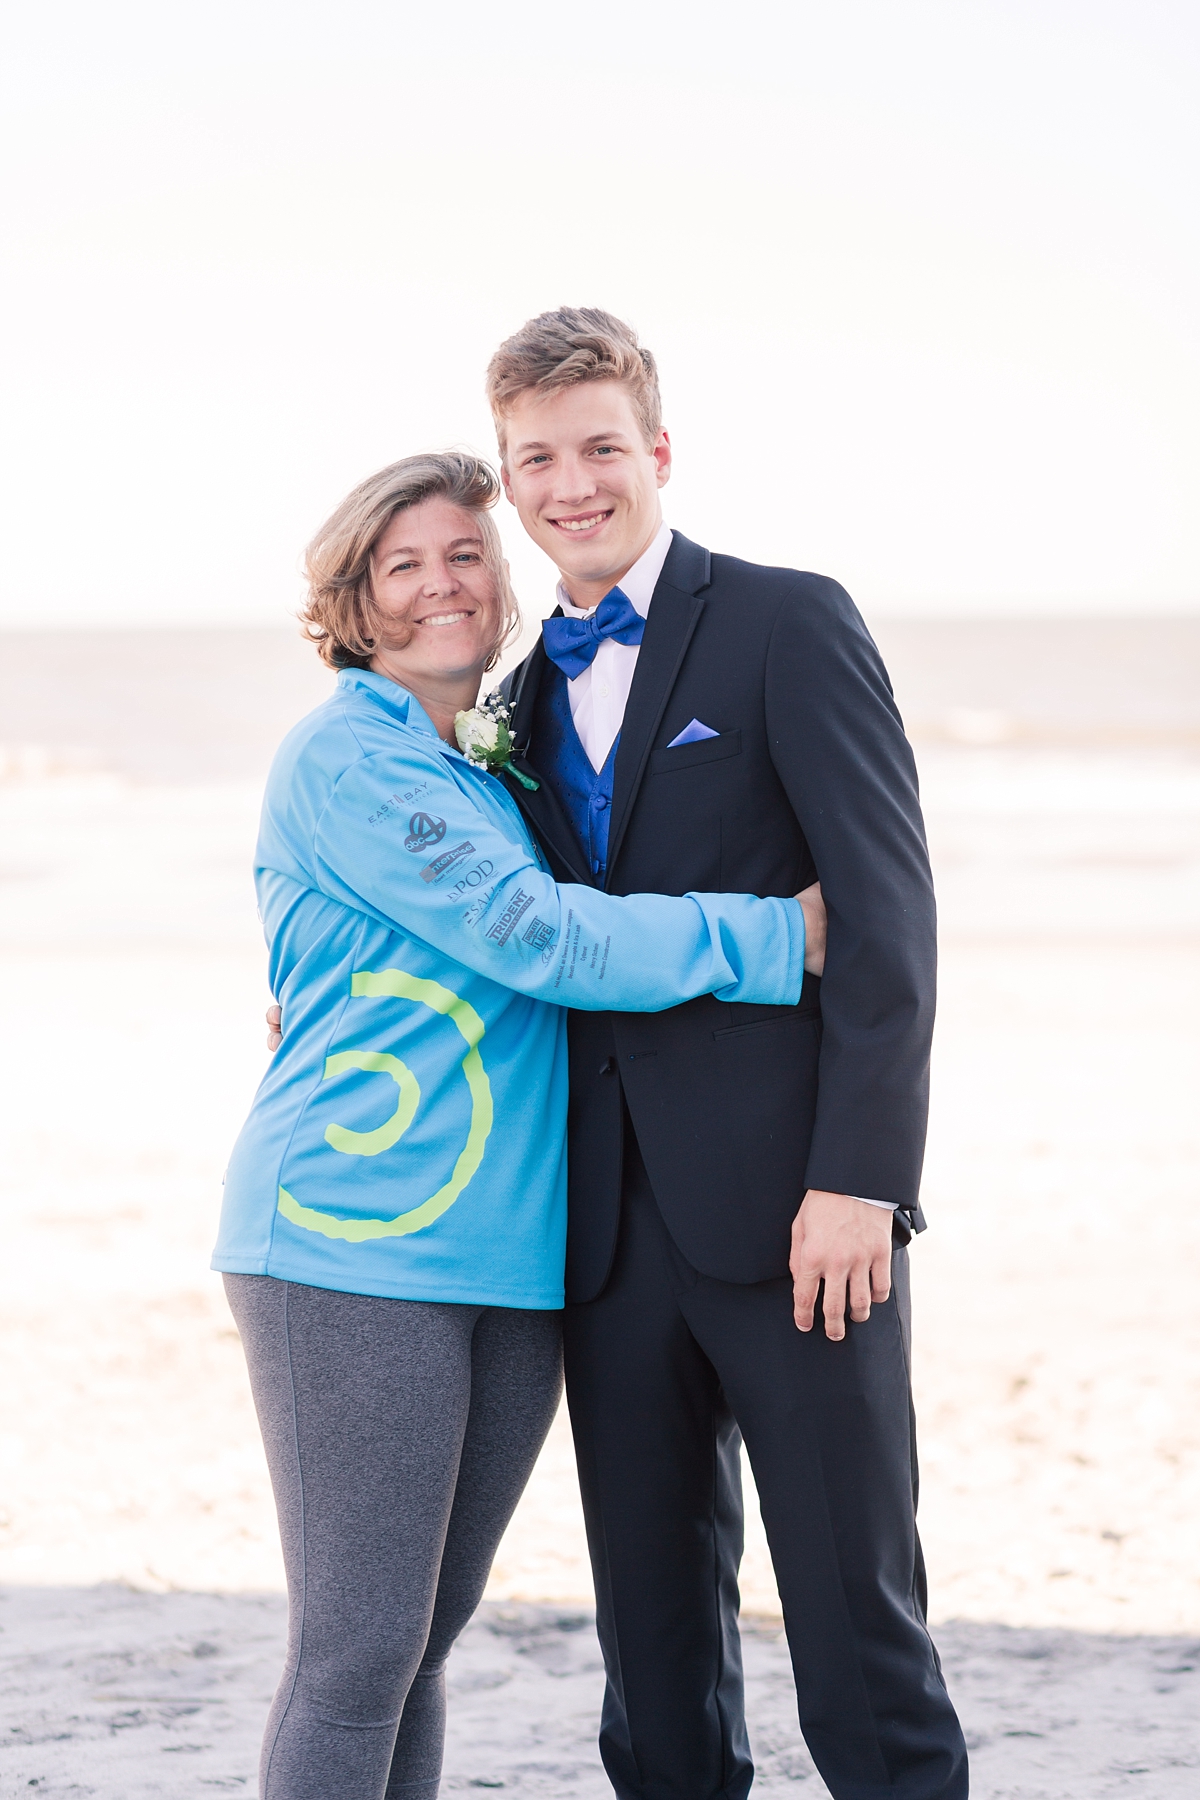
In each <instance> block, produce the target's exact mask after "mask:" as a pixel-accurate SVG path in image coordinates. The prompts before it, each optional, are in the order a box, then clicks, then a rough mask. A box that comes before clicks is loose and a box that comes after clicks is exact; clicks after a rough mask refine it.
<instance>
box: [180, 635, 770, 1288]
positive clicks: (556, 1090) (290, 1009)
mask: <svg viewBox="0 0 1200 1800" xmlns="http://www.w3.org/2000/svg"><path fill="white" fill-rule="evenodd" d="M256 880H257V885H258V894H259V903H260V909H261V914H262V919H263V924H264V927H265V930H266V935H267V943H268V946H269V951H270V973H271V987H272V990H273V992H274V994H275V996H276V998H277V999H278V1000H279V1001H280V1003H281V1004H282V1007H283V1022H284V1037H283V1045H282V1048H281V1049H280V1050H279V1051H278V1052H277V1054H276V1056H275V1058H274V1061H273V1062H272V1064H271V1067H270V1069H269V1071H268V1073H267V1075H266V1077H265V1079H264V1081H263V1083H262V1085H261V1087H260V1088H259V1090H258V1093H257V1095H256V1097H255V1100H254V1105H253V1108H252V1109H251V1113H250V1117H249V1119H248V1120H247V1121H246V1124H245V1127H244V1128H243V1130H242V1133H241V1136H240V1137H239V1138H238V1141H237V1144H236V1146H235V1148H234V1152H233V1157H232V1160H231V1162H230V1165H229V1170H228V1172H227V1175H226V1180H225V1202H224V1208H223V1212H222V1217H221V1228H220V1236H219V1238H218V1242H217V1248H216V1252H215V1255H214V1258H213V1267H214V1268H216V1269H223V1270H228V1271H232V1272H236V1273H239V1274H246V1275H274V1276H278V1277H281V1278H282V1279H283V1280H286V1281H299V1282H305V1283H307V1284H308V1285H310V1286H313V1287H326V1288H337V1289H341V1290H343V1291H345V1292H349V1293H358V1294H382V1295H390V1296H393V1297H396V1298H399V1299H409V1300H449V1301H458V1302H464V1303H476V1304H485V1305H493V1306H520V1307H557V1306H561V1305H562V1300H563V1287H562V1277H563V1251H564V1239H565V1227H566V1151H565V1125H566V1111H567V1064H566V1034H565V1026H566V1014H565V1012H564V1010H563V1009H564V1007H567V1006H579V1007H588V1008H592V1009H593V1010H603V1011H607V1010H609V1009H613V1010H618V1011H638V1012H641V1011H645V1012H657V1011H659V1010H661V1009H662V1008H664V1007H668V1006H675V1005H677V1004H678V1003H679V1002H680V1001H683V1000H689V999H692V998H694V997H695V996H696V995H698V994H706V993H710V992H711V993H715V994H717V995H718V996H719V997H720V998H721V999H723V1000H746V1001H753V1002H757V1003H761V1004H772V1003H781V1004H785V1005H786V1004H794V1003H795V1002H796V1001H797V1000H798V999H799V996H800V985H801V981H802V979H803V972H804V920H803V915H802V913H801V910H800V907H799V906H798V905H797V903H796V902H795V901H794V900H760V899H754V898H751V897H749V896H746V895H741V894H719V895H717V894H690V895H688V896H686V897H685V898H683V899H668V898H666V897H664V896H662V895H658V894H639V895H634V896H632V897H630V898H626V899H619V898H617V897H615V896H613V895H610V894H603V893H599V892H597V891H596V890H595V889H592V888H587V887H568V886H562V887H558V886H556V885H555V883H554V882H553V881H552V880H551V878H550V876H549V874H547V872H546V870H545V867H544V865H543V863H542V860H541V857H540V855H539V853H538V851H537V850H536V849H535V847H534V844H533V842H532V840H531V838H530V836H529V833H528V831H527V830H526V828H525V824H524V821H523V819H522V818H521V814H520V812H519V811H518V809H517V807H516V805H515V804H514V802H513V801H512V799H511V798H510V796H509V795H508V793H507V792H506V791H505V787H504V784H503V782H502V781H501V780H500V779H499V778H497V777H496V776H493V775H489V774H487V773H486V772H484V771H482V770H479V769H476V768H472V766H471V765H470V764H469V763H468V762H467V761H466V759H465V758H464V757H463V756H461V755H460V754H459V753H458V751H457V750H452V749H450V748H448V747H447V746H446V745H445V744H444V743H442V742H441V740H440V739H439V738H438V736H437V733H436V732H435V730H434V728H433V726H432V724H431V723H430V721H429V719H428V717H427V716H426V714H425V713H424V711H423V710H422V708H421V707H420V705H419V704H418V703H417V701H416V700H415V699H414V698H413V697H412V695H411V694H408V693H406V692H405V690H404V689H403V688H400V687H398V686H396V684H395V683H394V682H391V681H388V680H386V679H385V678H384V677H382V676H379V675H374V674H370V673H367V672H364V671H362V670H358V669H354V670H346V671H344V672H343V673H342V674H341V676H340V677H339V680H338V686H337V689H336V692H335V693H334V694H333V695H332V696H331V698H330V699H329V700H327V701H326V702H325V704H324V705H323V706H319V707H318V708H317V710H316V711H315V712H313V713H310V714H309V716H308V718H306V719H304V720H303V721H302V722H301V723H300V724H299V725H297V726H296V728H295V730H293V731H292V732H291V733H290V734H289V736H288V737H287V738H286V739H285V740H284V743H283V745H282V747H281V748H280V751H279V753H278V755H277V756H276V758H275V762H274V765H273V767H272V769H271V774H270V778H269V780H268V783H267V792H266V799H265V802H264V806H263V816H262V825H261V829H260V833H259V840H258V852H257V858H256Z"/></svg>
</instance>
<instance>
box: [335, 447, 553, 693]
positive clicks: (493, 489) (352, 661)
mask: <svg viewBox="0 0 1200 1800" xmlns="http://www.w3.org/2000/svg"><path fill="white" fill-rule="evenodd" d="M435 495H441V496H442V497H444V498H445V499H447V500H449V501H450V502H451V504H452V505H454V506H461V507H463V508H464V510H465V511H467V512H473V513H476V514H477V515H478V518H479V529H480V532H481V533H482V536H483V543H484V557H485V560H486V563H487V566H488V568H489V569H490V571H491V573H492V576H493V578H494V580H495V584H496V637H495V642H494V644H493V645H492V650H491V654H490V656H489V658H488V662H487V667H488V668H489V669H490V668H492V667H493V666H494V664H495V663H496V661H497V659H498V658H499V655H500V652H501V650H502V649H503V648H504V645H505V644H506V643H507V642H508V640H509V638H510V637H511V636H512V634H513V632H514V631H515V630H516V628H517V626H518V624H519V622H520V613H519V611H518V609H517V598H516V595H515V594H514V593H513V590H512V583H511V582H510V580H509V577H508V564H507V563H506V562H505V560H504V552H503V550H502V548H501V545H500V533H499V532H498V531H497V529H496V521H495V519H493V517H492V514H491V508H492V507H493V506H495V504H496V501H497V499H498V498H499V496H500V483H499V481H498V480H497V478H496V475H495V473H494V471H493V470H492V469H491V468H490V467H489V465H488V464H487V463H485V462H484V460H483V458H482V457H479V456H472V455H470V454H469V452H467V451H465V450H431V451H427V452H426V453H425V454H424V455H423V456H405V457H403V458H402V459H401V460H400V461H399V462H395V463H389V464H388V466H387V468H386V469H380V470H379V472H378V474H375V475H368V477H367V479H366V480H365V481H360V482H359V484H358V486H357V487H356V488H355V489H354V490H353V492H352V493H349V494H347V496H346V498H345V499H344V500H343V501H342V504H341V505H340V506H339V507H337V508H336V509H335V510H334V511H333V512H332V513H331V514H330V516H329V517H328V518H327V519H326V521H325V523H324V524H323V525H322V527H321V529H320V531H318V533H317V535H316V537H314V538H313V540H312V543H311V544H310V545H309V546H308V549H307V550H306V551H305V552H304V573H305V575H306V577H307V579H308V599H307V601H306V602H305V605H304V609H303V611H302V612H301V614H300V618H301V621H302V623H303V626H304V635H305V636H306V637H307V638H309V639H310V640H311V641H312V642H313V643H314V644H315V645H316V646H317V649H318V651H319V653H320V655H321V658H322V660H323V661H324V662H327V663H328V664H329V666H330V668H331V669H365V668H368V667H369V666H370V662H371V658H372V656H373V655H374V653H375V650H376V647H377V645H378V643H379V637H380V629H381V625H382V617H381V614H380V612H379V608H378V606H377V604H376V601H375V593H374V588H373V586H372V580H371V557H372V552H373V551H374V549H375V546H376V544H377V543H378V542H379V539H380V538H381V537H382V535H383V533H384V532H385V531H386V530H387V527H388V524H389V523H390V521H391V520H392V519H393V518H395V516H396V514H397V513H398V512H403V511H404V510H405V509H406V508H407V507H410V506H417V505H418V504H419V503H420V502H421V501H422V500H431V499H433V498H434V496H435Z"/></svg>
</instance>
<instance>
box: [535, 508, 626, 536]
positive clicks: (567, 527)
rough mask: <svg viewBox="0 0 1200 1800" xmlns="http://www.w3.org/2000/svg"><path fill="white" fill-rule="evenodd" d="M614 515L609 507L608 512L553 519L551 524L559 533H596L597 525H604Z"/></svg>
mask: <svg viewBox="0 0 1200 1800" xmlns="http://www.w3.org/2000/svg"><path fill="white" fill-rule="evenodd" d="M612 515H613V509H612V508H611V507H609V509H608V511H607V512H593V513H583V514H581V515H580V516H578V517H577V518H573V519H551V521H550V523H551V525H553V526H554V527H555V529H556V530H558V531H569V532H572V533H575V534H578V533H582V532H585V531H594V530H595V528H596V526H597V525H603V524H604V522H605V520H606V519H611V518H612Z"/></svg>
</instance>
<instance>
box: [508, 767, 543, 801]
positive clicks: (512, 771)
mask: <svg viewBox="0 0 1200 1800" xmlns="http://www.w3.org/2000/svg"><path fill="white" fill-rule="evenodd" d="M500 767H501V768H502V769H503V770H504V771H505V773H506V774H508V775H512V776H515V777H516V779H517V780H518V781H519V782H520V784H521V786H522V787H524V788H528V789H529V790H530V792H531V793H532V791H533V790H534V789H535V788H539V787H541V785H542V784H541V782H540V781H535V780H534V779H533V776H532V775H522V773H521V771H520V769H518V768H517V766H516V764H515V763H513V762H512V761H511V759H510V760H509V761H508V762H506V763H501V765H500Z"/></svg>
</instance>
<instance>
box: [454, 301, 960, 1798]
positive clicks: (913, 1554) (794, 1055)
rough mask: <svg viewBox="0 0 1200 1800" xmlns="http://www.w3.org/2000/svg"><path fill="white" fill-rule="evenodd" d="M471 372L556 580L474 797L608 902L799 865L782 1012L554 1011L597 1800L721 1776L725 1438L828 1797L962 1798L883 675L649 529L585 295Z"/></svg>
mask: <svg viewBox="0 0 1200 1800" xmlns="http://www.w3.org/2000/svg"><path fill="white" fill-rule="evenodd" d="M488 394H489V399H490V401H491V404H492V408H493V411H494V413H495V416H496V423H497V428H498V431H499V436H500V447H501V454H502V458H503V475H504V482H505V490H506V492H507V495H508V498H509V499H510V500H511V501H512V502H513V503H514V505H515V506H516V507H517V509H518V512H519V514H520V517H521V522H522V524H523V525H524V527H525V529H526V531H527V532H528V533H529V535H530V536H531V537H532V538H533V540H534V541H535V543H537V544H538V545H540V546H541V548H542V549H544V550H545V551H546V552H547V554H548V555H549V556H551V557H552V558H553V560H554V562H555V563H556V565H557V567H558V569H559V571H560V575H561V585H560V588H559V599H560V603H561V604H560V608H559V611H558V613H557V614H556V615H555V618H554V619H552V620H549V621H547V623H546V626H545V629H544V636H543V640H542V641H541V642H539V644H538V645H537V646H536V647H535V649H534V650H533V652H532V653H531V655H530V656H529V657H528V658H527V659H526V660H525V662H524V663H523V664H522V665H521V666H520V668H519V669H517V670H516V671H515V672H514V674H513V675H512V676H511V677H510V678H509V681H508V683H507V684H506V689H507V693H508V697H509V699H510V701H511V703H512V706H513V728H514V733H515V737H516V740H517V744H518V746H519V748H520V754H519V755H518V757H517V759H516V760H517V765H518V767H519V768H521V769H522V770H523V771H524V772H525V773H526V774H527V775H529V776H531V777H533V778H534V779H536V781H537V782H538V784H539V785H538V786H537V788H536V789H533V790H527V789H525V788H523V787H522V786H520V785H519V784H518V783H517V782H516V781H512V782H511V783H510V786H511V791H512V792H513V795H514V797H515V798H516V799H517V801H518V802H519V803H520V805H521V806H522V808H523V809H524V811H525V813H526V816H527V817H528V819H529V821H530V823H531V825H532V826H533V828H534V830H535V831H536V833H537V835H538V838H539V840H540V842H541V843H542V845H543V847H544V849H545V851H546V854H547V857H548V859H549V861H550V864H551V867H552V868H553V871H554V873H555V875H556V876H557V877H558V879H560V880H564V881H575V882H584V883H591V884H595V885H598V886H602V887H604V888H607V889H608V890H609V891H611V892H613V893H620V894H626V893H644V892H659V893H664V894H683V893H686V892H689V891H693V890H694V891H706V890H716V891H722V890H724V891H738V892H748V893H757V894H764V895H769V894H776V895H789V894H795V893H796V892H797V891H798V890H800V889H802V888H805V887H807V886H808V885H809V884H810V883H811V882H812V881H814V880H817V879H819V880H820V882H821V886H822V890H823V893H824V897H825V902H826V906H827V909H828V941H827V948H826V961H825V971H824V976H823V979H821V980H817V979H815V978H813V977H806V978H805V984H804V992H803V996H802V998H801V1001H800V1003H799V1005H798V1006H795V1007H752V1006H738V1005H729V1004H724V1003H722V1002H721V1001H718V1000H715V999H712V998H711V997H709V998H705V999H702V1000H695V1001H692V1002H690V1003H689V1004H688V1005H686V1006H680V1007H675V1008H673V1009H672V1010H670V1011H668V1012H664V1013H658V1014H650V1015H632V1014H622V1013H605V1014H597V1013H583V1012H572V1013H571V1015H570V1019H569V1033H570V1057H571V1101H570V1122H569V1143H568V1158H569V1170H570V1201H569V1239H568V1268H567V1297H568V1305H567V1312H566V1322H565V1328H566V1356H567V1384H568V1399H569V1402H570V1408H571V1420H572V1426H573V1429H574V1434H575V1443H576V1449H577V1454H578V1460H579V1474H580V1481H581V1485H582V1490H583V1499H584V1509H585V1514H586V1518H587V1527H588V1537H589V1544H590V1548H591V1556H592V1564H593V1569H594V1573H595V1579H596V1603H597V1617H598V1625H599V1631H600V1638H601V1643H602V1645H603V1649H604V1657H605V1665H606V1668H607V1672H608V1687H607V1694H606V1699H605V1704H604V1714H603V1721H602V1727H601V1751H602V1754H603V1758H604V1763H605V1767H606V1769H607V1771H608V1774H609V1777H610V1779H611V1781H612V1783H613V1786H614V1788H615V1789H616V1792H617V1794H618V1795H619V1796H620V1800H717V1797H718V1796H720V1797H721V1800H741V1797H742V1796H744V1795H745V1794H746V1793H747V1791H748V1789H749V1787H750V1783H751V1780H752V1776H753V1767H752V1764H751V1761H750V1756H749V1749H748V1744H747V1738H746V1730H745V1724H744V1718H743V1711H742V1681H741V1659H740V1649H739V1642H738V1632H737V1569H738V1562H739V1559H740V1555H741V1548H742V1513H741V1488H740V1481H739V1473H738V1467H739V1465H738V1452H739V1444H740V1441H741V1439H744V1440H745V1443H746V1446H747V1450H748V1453H749V1456H750V1461H751V1464H752V1466H753V1468H754V1474H755V1480H756V1482H757V1485H758V1490H759V1495H760V1498H761V1502H762V1509H763V1518H764V1523H765V1525H766V1530H767V1536H768V1539H769V1542H770V1547H771V1554H772V1558H773V1561H774V1566H775V1572H776V1577H777V1580H778V1584H779V1591H780V1596H781V1598H782V1602H783V1608H784V1616H785V1621H786V1625H787V1633H788V1642H789V1645H790V1648H791V1653H792V1661H793V1666H794V1669H795V1674H796V1686H797V1692H798V1697H799V1710H800V1720H801V1725H802V1728H803V1730H804V1735H805V1738H806V1741H807V1743H808V1745H809V1748H810V1750H811V1751H812V1754H813V1758H814V1760H815V1762H816V1763H817V1766H818V1768H819V1769H820V1771H821V1774H822V1776H823V1777H824V1779H825V1781H826V1783H827V1785H828V1787H829V1789H830V1792H831V1793H832V1794H833V1795H834V1797H835V1800H883V1796H885V1795H887V1796H891V1797H896V1796H903V1797H904V1800H963V1797H964V1796H965V1795H966V1793H967V1770H966V1752H965V1747H964V1744H963V1739H962V1733H961V1731H960V1729H959V1725H958V1721H957V1719H956V1717H955V1714H954V1710H953V1708H952V1706H951V1704H950V1701H949V1699H948V1697H947V1694H946V1690H945V1686H944V1684H943V1682H942V1678H941V1672H940V1669H939V1666H938V1660H937V1656H936V1653H935V1651H934V1648H933V1645H932V1643H931V1641H930V1638H929V1635H928V1632H927V1630H926V1628H925V1591H924V1571H923V1566H922V1561H921V1551H920V1545H919V1542H918V1539H917V1534H916V1526H915V1518H914V1513H915V1503H916V1485H917V1468H916V1455H915V1446H914V1438H913V1426H912V1408H911V1399H910V1393H909V1378H908V1344H909V1329H908V1286H907V1251H906V1248H905V1246H906V1244H907V1242H908V1239H909V1237H910V1235H911V1234H912V1232H913V1231H919V1230H921V1229H922V1226H923V1220H922V1218H921V1214H920V1210H919V1207H918V1203H917V1191H918V1184H919V1178H920V1169H921V1159H922V1154H923V1149H924V1138H925V1119H926V1088H927V1075H928V1062H929V1041H930V1032H931V1028H932V1023H933V1002H934V957H935V945H934V906H933V891H932V885H931V880H930V873H929V864H928V858H927V855H926V849H925V839H924V832H923V827H922V822H921V814H920V807H919V804H918V799H917V784H916V773H915V769H914V765H913V759H912V753H911V751H910V749H909V746H908V744H907V742H906V740H905V737H904V731H903V727H902V725H901V722H900V718H899V715H898V713H897V711H896V707H895V704H894V702H893V699H892V694H891V689H890V686H889V684H888V679H887V675H886V673H885V671H884V668H883V665H882V663H881V661H880V659H879V655H878V652H877V651H876V649H875V646H874V644H873V643H872V641H871V638H870V636H869V634H868V632H867V630H866V628H865V626H864V624H863V622H862V620H861V618H860V617H859V615H858V613H857V611H856V610H855V608H854V606H853V604H852V603H851V601H850V599H849V596H848V595H847V594H846V593H845V592H844V590H843V589H842V588H840V587H839V586H838V585H837V583H836V582H834V581H830V580H828V579H826V578H825V577H823V576H818V575H805V574H798V573H797V572H796V571H795V570H792V569H771V568H762V567H758V566H756V565H754V564H751V563H744V562H739V561H737V560H735V559H734V558H731V557H726V556H718V555H713V554H711V553H710V552H709V551H708V550H705V549H702V548H701V547H700V545H698V544H694V543H691V542H690V541H689V540H688V539H687V538H685V537H683V536H682V535H681V534H680V533H679V532H671V531H670V530H668V529H667V527H666V526H665V525H664V524H663V522H662V514H661V510H660V504H659V492H660V489H661V488H662V487H663V485H664V484H665V483H666V481H667V479H668V476H669V473H670V465H671V449H670V443H669V440H668V437H667V433H666V432H665V431H664V430H663V429H662V422H661V414H660V406H659V397H658V384H657V377H656V372H655V367H654V361H653V358H652V357H651V355H650V353H649V352H648V351H646V350H644V349H642V348H640V347H639V345H638V343H637V340H636V338H635V336H634V334H633V333H632V331H631V330H630V329H629V328H628V327H627V326H625V325H623V324H621V322H620V321H619V320H616V319H614V318H612V317H611V315H609V314H607V313H603V312H599V311H596V310H591V309H587V310H576V309H573V308H564V309H562V310H560V311H558V312H555V313H547V314H544V315H543V316H542V317H541V318H539V319H535V320H531V321H530V322H529V324H527V325H526V326H524V327H523V328H522V330H520V331H519V332H517V333H516V334H515V336H514V337H512V338H510V339H509V340H508V341H507V342H506V343H505V344H504V345H502V346H501V348H500V350H499V351H498V352H497V353H496V356H495V357H494V358H493V360H492V364H491V366H490V368H489V371H488ZM769 499H770V501H771V503H774V504H778V499H777V496H776V494H775V493H772V494H771V495H770V496H769ZM818 1304H819V1305H820V1312H819V1314H818V1312H817V1308H818ZM847 1311H848V1313H849V1324H847V1322H846V1313H847Z"/></svg>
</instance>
